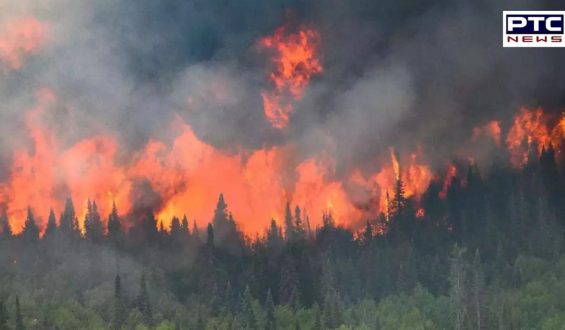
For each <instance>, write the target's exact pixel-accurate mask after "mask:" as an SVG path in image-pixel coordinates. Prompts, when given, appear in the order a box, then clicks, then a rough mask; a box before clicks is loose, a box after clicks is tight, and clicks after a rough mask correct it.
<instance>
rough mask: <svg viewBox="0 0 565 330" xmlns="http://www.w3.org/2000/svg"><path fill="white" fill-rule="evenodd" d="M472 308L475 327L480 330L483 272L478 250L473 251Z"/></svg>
mask: <svg viewBox="0 0 565 330" xmlns="http://www.w3.org/2000/svg"><path fill="white" fill-rule="evenodd" d="M472 272H473V273H472V284H471V285H472V290H473V305H474V306H473V307H474V308H475V327H476V329H481V296H482V290H483V282H484V279H483V271H482V266H481V256H480V254H479V249H477V250H475V257H474V258H473V269H472Z"/></svg>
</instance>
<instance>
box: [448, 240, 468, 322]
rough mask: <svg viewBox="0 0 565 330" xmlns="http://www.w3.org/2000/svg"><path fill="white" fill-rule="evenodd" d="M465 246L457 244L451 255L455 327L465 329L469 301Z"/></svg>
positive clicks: (451, 291) (450, 274) (451, 295)
mask: <svg viewBox="0 0 565 330" xmlns="http://www.w3.org/2000/svg"><path fill="white" fill-rule="evenodd" d="M465 252H466V249H465V248H459V246H458V245H457V244H456V245H455V247H454V248H453V252H452V256H451V266H450V270H449V282H450V284H451V288H450V292H449V295H450V298H451V303H452V304H453V308H454V310H455V329H457V330H460V329H463V327H464V324H465V320H464V317H465V309H466V306H465V302H466V301H467V286H466V276H465V274H466V268H467V266H466V262H465Z"/></svg>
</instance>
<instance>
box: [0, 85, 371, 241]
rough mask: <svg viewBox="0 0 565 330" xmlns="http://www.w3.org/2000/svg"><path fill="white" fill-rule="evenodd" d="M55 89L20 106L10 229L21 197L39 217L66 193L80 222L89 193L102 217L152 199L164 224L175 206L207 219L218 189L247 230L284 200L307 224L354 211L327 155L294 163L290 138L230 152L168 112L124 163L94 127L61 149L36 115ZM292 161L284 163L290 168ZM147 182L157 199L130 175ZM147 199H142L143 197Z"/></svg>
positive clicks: (51, 102) (19, 216) (113, 143)
mask: <svg viewBox="0 0 565 330" xmlns="http://www.w3.org/2000/svg"><path fill="white" fill-rule="evenodd" d="M57 102H58V101H57V98H56V96H55V95H54V93H53V92H51V91H50V90H47V89H44V90H42V91H41V92H40V93H38V101H37V106H36V107H35V108H34V109H32V110H31V111H29V112H28V115H27V122H26V124H27V128H28V131H29V135H30V147H29V148H25V149H20V150H17V151H16V152H15V153H14V155H13V162H12V166H11V171H10V179H9V180H8V181H7V182H6V183H5V184H3V185H1V186H0V192H1V194H0V202H1V203H3V204H4V205H6V206H7V212H8V217H9V219H10V222H11V225H12V226H13V227H14V230H15V232H16V233H18V232H20V231H21V229H22V226H23V222H24V220H25V216H26V210H27V207H28V206H31V207H33V208H34V212H35V214H36V218H37V221H38V225H39V226H40V228H43V227H44V226H45V225H46V221H47V214H48V211H49V209H50V208H51V207H53V208H54V210H55V212H56V213H57V214H58V213H60V212H61V211H62V208H63V204H64V200H65V198H67V197H69V196H70V197H72V199H73V201H74V203H75V208H76V209H77V216H78V217H79V223H80V225H81V227H82V228H83V227H84V225H83V220H84V215H85V213H86V202H87V200H89V199H90V200H94V201H96V202H97V203H98V205H99V210H100V212H101V214H102V215H103V216H104V217H105V216H106V215H107V214H108V213H109V212H110V211H111V206H112V202H113V201H115V202H116V205H117V207H118V210H119V212H120V213H121V214H126V213H130V212H131V211H133V210H134V208H135V207H136V205H138V204H140V203H141V204H140V205H138V206H152V207H153V208H154V211H155V212H156V213H157V218H158V219H159V220H160V221H161V222H162V223H163V224H164V226H165V227H168V226H169V225H170V221H171V219H172V217H173V216H174V215H177V216H181V215H184V214H186V215H187V216H188V217H189V218H191V219H195V220H196V221H197V222H198V223H199V224H200V225H205V224H207V223H208V222H209V221H210V220H211V218H212V214H213V210H214V207H215V205H216V202H217V198H218V196H219V194H220V193H224V196H225V198H226V201H227V202H228V204H229V209H230V211H231V212H233V215H234V217H235V219H236V221H237V222H238V225H239V226H240V227H241V229H242V230H243V231H244V232H245V233H247V234H254V233H256V232H262V231H263V229H264V228H265V227H266V226H267V225H268V223H269V221H270V219H271V218H276V219H279V220H280V219H281V218H282V216H283V215H284V207H285V204H286V202H287V201H289V202H290V203H291V204H292V205H293V206H294V205H297V206H300V207H301V208H303V209H304V210H305V211H307V212H308V214H309V215H310V219H311V225H312V226H313V227H315V226H316V225H319V224H320V223H321V218H322V217H321V216H322V213H323V212H325V211H329V212H331V213H332V214H333V216H334V218H335V219H336V222H337V223H339V224H344V225H346V224H349V223H351V221H356V220H359V219H361V217H362V212H361V211H359V210H358V209H357V208H356V207H355V206H354V205H353V203H352V202H351V201H350V200H349V197H348V195H347V193H346V192H345V190H344V188H343V186H342V183H341V182H340V181H337V180H335V179H332V178H333V177H334V176H335V170H334V167H335V166H334V165H333V163H332V161H331V160H329V158H327V157H322V156H320V157H317V158H309V159H306V160H304V161H302V162H301V163H298V164H294V163H293V157H290V156H291V152H292V150H291V148H290V147H288V146H281V147H273V148H265V149H259V150H255V151H245V152H241V153H237V154H229V153H226V152H224V151H221V150H219V149H216V148H214V147H212V146H211V145H208V144H206V143H205V142H203V141H201V140H199V139H198V137H197V136H196V135H195V134H194V132H193V130H192V129H191V127H190V126H188V125H187V124H186V123H184V122H183V121H182V120H181V119H180V118H176V120H175V123H173V124H172V127H171V131H173V132H176V134H177V137H176V138H175V139H174V141H173V142H172V143H171V144H170V145H166V144H164V143H162V142H160V141H156V140H152V141H149V142H148V143H147V144H146V146H145V147H144V148H143V149H142V150H140V151H139V152H137V153H135V154H134V155H133V156H132V157H131V158H130V159H129V160H128V162H127V163H125V164H118V163H117V162H116V158H117V157H116V155H117V153H118V150H119V145H118V142H117V140H116V139H115V138H113V137H112V136H111V135H97V136H94V137H91V138H87V139H84V140H81V141H78V142H77V143H75V144H73V145H71V146H70V147H68V148H63V143H61V142H60V141H58V139H57V138H56V134H55V133H54V132H53V131H51V130H50V129H49V128H48V127H47V125H46V124H45V123H44V117H45V116H46V115H48V114H49V111H50V110H51V109H53V108H54V107H55V106H56V105H57ZM289 169H290V170H289ZM140 180H142V181H144V182H146V183H148V186H147V187H149V188H147V187H144V188H142V189H150V190H152V191H153V194H154V196H158V198H157V200H150V201H145V200H143V192H142V191H137V190H139V188H136V182H139V181H140ZM147 204H149V205H147Z"/></svg>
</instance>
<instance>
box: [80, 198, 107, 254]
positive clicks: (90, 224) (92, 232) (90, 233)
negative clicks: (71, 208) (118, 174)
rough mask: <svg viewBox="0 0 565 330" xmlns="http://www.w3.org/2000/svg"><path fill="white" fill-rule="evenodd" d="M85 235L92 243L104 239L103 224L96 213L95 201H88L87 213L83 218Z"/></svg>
mask: <svg viewBox="0 0 565 330" xmlns="http://www.w3.org/2000/svg"><path fill="white" fill-rule="evenodd" d="M84 229H85V237H86V239H88V240H89V241H91V242H93V243H100V242H102V240H103V239H104V225H103V224H102V219H101V218H100V214H99V213H98V207H97V206H96V202H90V200H89V201H88V208H87V213H86V216H85V219H84Z"/></svg>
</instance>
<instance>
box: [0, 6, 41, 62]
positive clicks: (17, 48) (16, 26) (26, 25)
mask: <svg viewBox="0 0 565 330" xmlns="http://www.w3.org/2000/svg"><path fill="white" fill-rule="evenodd" d="M45 35H46V27H45V25H44V24H42V23H40V22H39V21H38V20H36V19H35V18H33V17H25V18H19V19H11V20H8V21H7V22H5V23H4V24H2V25H0V64H4V65H5V66H6V67H7V68H8V69H14V70H15V69H19V68H21V66H22V62H23V57H24V56H25V55H27V54H33V53H34V52H36V51H37V49H38V48H39V47H40V46H41V44H42V43H43V42H44V40H45Z"/></svg>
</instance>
